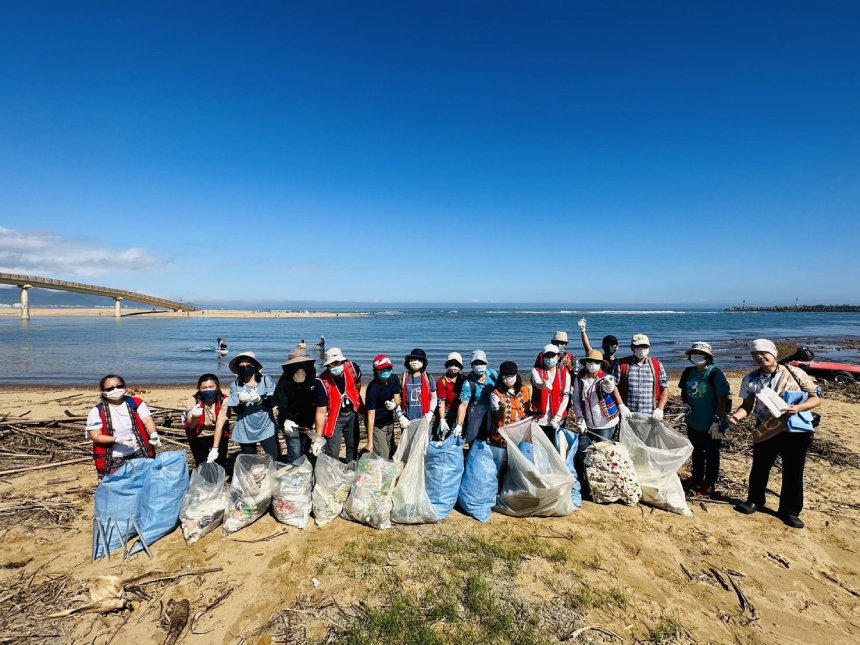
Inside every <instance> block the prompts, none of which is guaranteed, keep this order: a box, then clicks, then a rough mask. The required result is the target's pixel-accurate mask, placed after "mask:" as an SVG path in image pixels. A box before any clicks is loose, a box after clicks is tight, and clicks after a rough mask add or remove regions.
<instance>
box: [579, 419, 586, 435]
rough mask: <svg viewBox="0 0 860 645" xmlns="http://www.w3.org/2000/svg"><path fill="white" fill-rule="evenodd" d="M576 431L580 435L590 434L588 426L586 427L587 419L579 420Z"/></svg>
mask: <svg viewBox="0 0 860 645" xmlns="http://www.w3.org/2000/svg"><path fill="white" fill-rule="evenodd" d="M576 431H577V432H578V433H579V434H585V433H586V432H588V426H587V425H585V419H579V420H578V421H577V422H576Z"/></svg>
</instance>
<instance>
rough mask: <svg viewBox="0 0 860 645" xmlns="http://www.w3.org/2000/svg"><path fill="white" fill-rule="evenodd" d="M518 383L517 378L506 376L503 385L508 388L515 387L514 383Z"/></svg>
mask: <svg viewBox="0 0 860 645" xmlns="http://www.w3.org/2000/svg"><path fill="white" fill-rule="evenodd" d="M516 382H517V377H516V376H506V377H505V378H503V379H502V383H504V384H505V386H506V387H513V386H514V383H516Z"/></svg>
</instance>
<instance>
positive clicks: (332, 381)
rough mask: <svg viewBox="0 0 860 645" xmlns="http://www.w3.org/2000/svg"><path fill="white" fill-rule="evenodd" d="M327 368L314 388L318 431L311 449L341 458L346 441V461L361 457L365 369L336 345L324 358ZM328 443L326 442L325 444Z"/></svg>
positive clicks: (316, 452) (314, 451)
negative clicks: (360, 431) (359, 441)
mask: <svg viewBox="0 0 860 645" xmlns="http://www.w3.org/2000/svg"><path fill="white" fill-rule="evenodd" d="M323 364H324V365H325V369H324V370H323V372H322V374H320V375H319V377H317V382H316V387H315V388H314V398H315V399H316V407H317V412H316V419H315V426H316V434H317V438H316V439H315V440H314V442H313V443H312V445H311V451H312V452H313V453H314V454H319V452H320V450H321V448H322V446H323V445H324V446H325V454H327V455H328V456H329V457H333V458H334V459H339V458H340V446H341V444H342V443H346V461H347V462H350V461H354V460H357V459H358V415H360V414H364V402H363V401H362V400H361V369H360V368H359V367H358V365H357V364H356V363H354V362H352V361H348V360H346V358H345V357H344V355H343V352H341V351H340V348H338V347H332V348H331V349H330V350H328V351H327V352H326V353H325V357H324V359H323ZM323 442H324V443H323Z"/></svg>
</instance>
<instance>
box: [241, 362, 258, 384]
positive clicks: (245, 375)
mask: <svg viewBox="0 0 860 645" xmlns="http://www.w3.org/2000/svg"><path fill="white" fill-rule="evenodd" d="M256 371H257V370H256V369H255V368H254V366H253V365H249V366H248V367H240V368H239V376H241V377H242V380H243V381H245V380H248V379H249V378H251V377H252V376H254V372H256Z"/></svg>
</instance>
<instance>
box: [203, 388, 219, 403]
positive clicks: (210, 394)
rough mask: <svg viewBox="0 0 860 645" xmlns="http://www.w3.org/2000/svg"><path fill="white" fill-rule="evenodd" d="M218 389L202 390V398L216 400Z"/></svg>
mask: <svg viewBox="0 0 860 645" xmlns="http://www.w3.org/2000/svg"><path fill="white" fill-rule="evenodd" d="M217 395H218V390H200V398H201V399H203V400H204V401H214V400H215V397H216V396H217Z"/></svg>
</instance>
